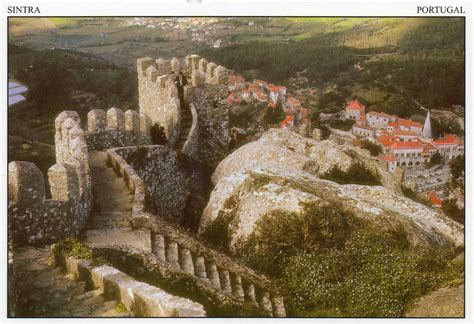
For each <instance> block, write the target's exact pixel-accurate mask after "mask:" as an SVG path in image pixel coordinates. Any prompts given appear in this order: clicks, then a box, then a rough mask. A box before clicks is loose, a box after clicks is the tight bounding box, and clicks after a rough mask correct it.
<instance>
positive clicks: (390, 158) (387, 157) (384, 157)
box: [383, 155, 397, 162]
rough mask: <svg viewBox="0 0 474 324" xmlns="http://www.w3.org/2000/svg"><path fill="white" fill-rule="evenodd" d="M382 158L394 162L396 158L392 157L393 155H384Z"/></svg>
mask: <svg viewBox="0 0 474 324" xmlns="http://www.w3.org/2000/svg"><path fill="white" fill-rule="evenodd" d="M383 159H384V160H385V161H387V162H396V161H397V158H396V157H394V156H393V155H384V156H383Z"/></svg>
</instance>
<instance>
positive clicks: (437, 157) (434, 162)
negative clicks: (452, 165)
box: [429, 152, 443, 167]
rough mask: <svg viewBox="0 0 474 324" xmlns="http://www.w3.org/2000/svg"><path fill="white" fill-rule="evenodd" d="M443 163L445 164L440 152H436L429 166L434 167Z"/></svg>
mask: <svg viewBox="0 0 474 324" xmlns="http://www.w3.org/2000/svg"><path fill="white" fill-rule="evenodd" d="M442 162H443V158H442V156H441V154H439V152H436V153H435V154H433V156H432V157H431V159H430V164H429V166H430V167H432V166H434V165H438V164H441V163H442Z"/></svg>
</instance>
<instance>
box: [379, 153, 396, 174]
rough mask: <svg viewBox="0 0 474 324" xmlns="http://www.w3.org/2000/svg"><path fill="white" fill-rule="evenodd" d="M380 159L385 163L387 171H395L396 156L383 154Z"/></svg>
mask: <svg viewBox="0 0 474 324" xmlns="http://www.w3.org/2000/svg"><path fill="white" fill-rule="evenodd" d="M382 161H384V162H385V163H386V164H387V170H388V172H392V173H393V172H395V169H396V168H397V158H396V157H394V156H393V155H390V154H385V155H383V156H382Z"/></svg>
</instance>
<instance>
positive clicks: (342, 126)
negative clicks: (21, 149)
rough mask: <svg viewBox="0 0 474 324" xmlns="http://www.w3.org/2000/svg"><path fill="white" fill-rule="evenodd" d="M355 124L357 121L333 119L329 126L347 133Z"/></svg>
mask: <svg viewBox="0 0 474 324" xmlns="http://www.w3.org/2000/svg"><path fill="white" fill-rule="evenodd" d="M354 124H355V120H353V119H346V120H342V119H333V120H331V121H330V122H329V125H330V126H331V127H332V128H336V129H339V130H342V131H346V132H348V131H350V130H351V128H352V125H354Z"/></svg>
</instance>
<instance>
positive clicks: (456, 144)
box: [431, 134, 464, 160]
mask: <svg viewBox="0 0 474 324" xmlns="http://www.w3.org/2000/svg"><path fill="white" fill-rule="evenodd" d="M431 144H433V146H434V147H435V148H436V150H437V151H438V152H439V154H441V156H442V157H443V159H445V160H451V159H453V158H455V157H456V156H458V155H463V154H464V141H461V140H460V139H459V137H457V136H456V135H454V134H447V135H445V136H444V137H443V138H440V139H437V140H434V141H432V142H431Z"/></svg>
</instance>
